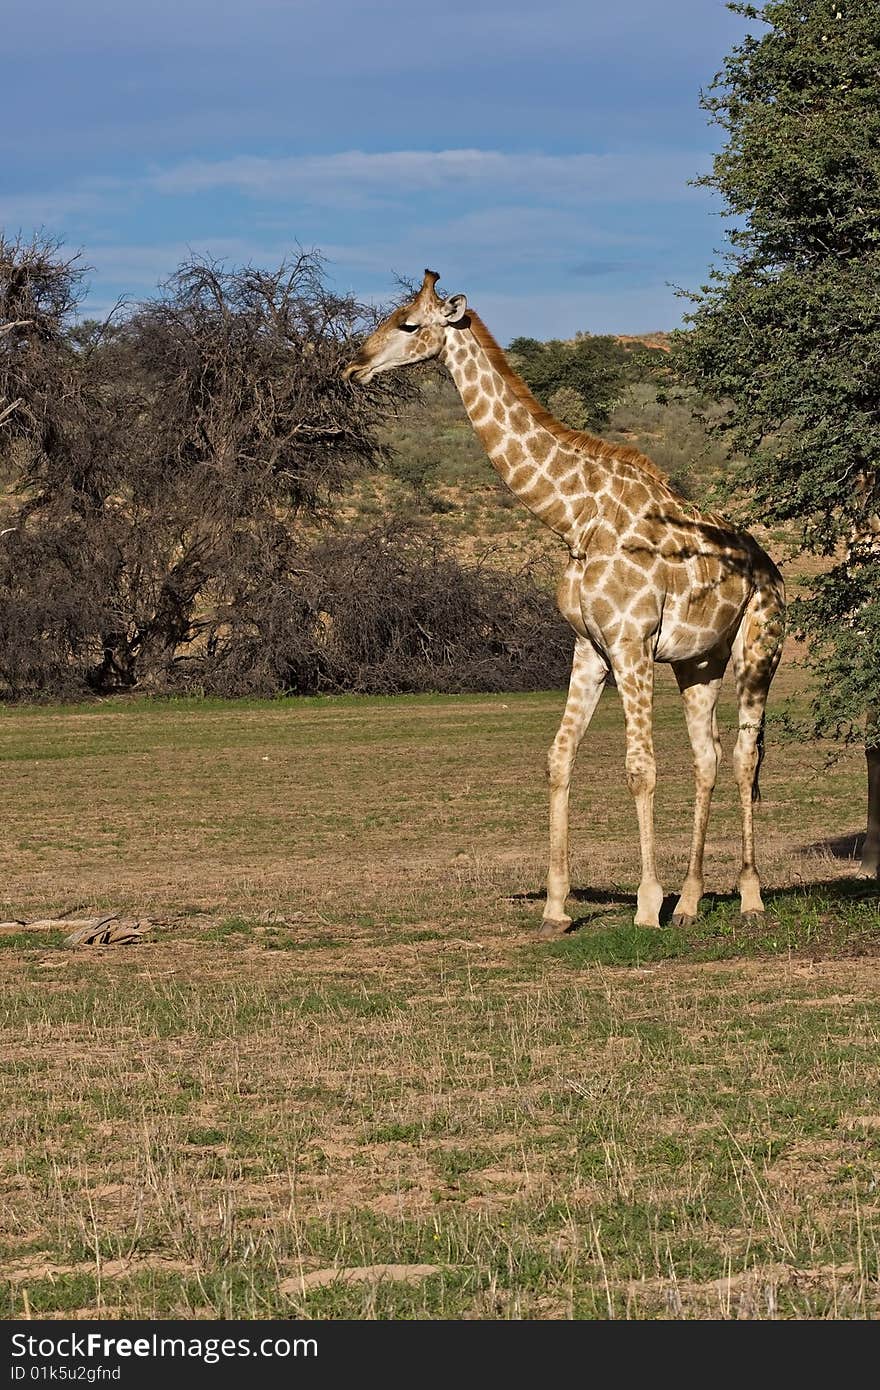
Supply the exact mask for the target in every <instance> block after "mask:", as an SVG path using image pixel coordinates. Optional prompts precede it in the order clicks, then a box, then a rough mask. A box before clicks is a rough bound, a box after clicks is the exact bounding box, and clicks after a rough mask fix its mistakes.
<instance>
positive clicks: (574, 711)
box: [541, 637, 608, 936]
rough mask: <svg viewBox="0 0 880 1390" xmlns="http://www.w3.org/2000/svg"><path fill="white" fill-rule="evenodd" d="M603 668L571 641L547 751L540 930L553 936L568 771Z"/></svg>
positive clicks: (561, 892)
mask: <svg viewBox="0 0 880 1390" xmlns="http://www.w3.org/2000/svg"><path fill="white" fill-rule="evenodd" d="M607 676H608V668H607V666H606V665H605V662H604V661H603V660H602V658H601V657H600V656H599V654H598V652H597V651H596V649H595V647H594V646H593V645H592V643H591V642H589V641H588V640H587V639H586V638H583V637H579V638H578V639H577V641H576V643H575V648H574V660H573V662H572V667H571V681H570V683H569V687H568V699H567V701H566V704H565V714H564V715H563V716H562V723H561V724H560V726H559V730H558V732H557V734H556V737H555V739H554V740H553V743H552V744H551V746H550V752H549V754H548V755H547V774H548V776H549V779H550V867H549V869H548V871H547V902H546V905H545V907H544V918H543V921H542V923H541V935H542V936H557V935H559V934H560V933H561V932H564V931H567V930H568V928H569V927H570V926H571V918H570V917H568V916H567V915H566V911H565V903H566V899H567V898H568V893H569V889H570V887H571V879H570V873H569V866H568V793H569V788H570V786H571V771H572V768H573V766H574V760H575V756H576V754H577V750H578V746H579V744H580V741H581V739H582V738H583V736H584V731H585V730H586V727H587V725H588V724H589V722H590V720H591V719H592V717H593V711H594V710H595V708H596V706H597V704H598V703H599V697H600V695H601V694H602V690H603V689H604V686H605V681H606V679H607Z"/></svg>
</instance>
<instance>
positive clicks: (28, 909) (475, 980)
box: [0, 676, 880, 1318]
mask: <svg viewBox="0 0 880 1390" xmlns="http://www.w3.org/2000/svg"><path fill="white" fill-rule="evenodd" d="M787 679H788V680H789V682H791V680H792V677H791V676H789V677H787ZM560 706H561V697H560V696H559V695H558V694H556V695H541V696H516V697H506V698H504V699H499V698H497V697H480V698H458V699H442V700H439V699H431V698H427V697H426V698H417V699H408V700H360V701H358V700H335V701H303V702H298V703H291V704H289V705H281V704H276V705H266V706H257V705H250V706H249V705H220V704H216V705H210V704H207V705H188V704H182V705H165V706H161V705H152V704H142V705H139V706H126V705H115V704H111V705H110V706H108V707H106V708H103V709H90V710H61V711H17V712H9V711H7V712H6V713H5V714H4V715H3V717H2V723H0V736H2V745H3V750H4V756H5V769H4V770H5V774H6V775H5V777H4V779H3V784H2V794H3V796H4V798H5V801H6V805H5V806H4V817H5V824H6V826H7V837H6V842H5V844H4V846H3V855H2V858H3V864H2V868H3V882H4V885H5V895H6V898H7V902H6V904H5V905H4V907H3V910H2V912H3V916H4V917H8V916H11V915H15V916H22V917H35V916H38V915H41V916H48V915H51V914H54V913H57V912H60V911H68V910H70V909H73V908H76V909H78V910H79V909H83V910H86V909H95V910H96V911H97V910H100V909H102V908H105V907H108V906H112V907H114V908H119V909H121V910H123V911H126V912H129V913H131V914H132V915H135V916H144V915H147V914H152V915H154V916H160V915H164V916H165V917H166V919H167V921H168V925H167V926H164V927H163V926H160V927H157V928H156V929H155V931H154V933H153V939H152V940H150V941H145V942H143V943H142V944H139V945H137V946H132V947H110V948H97V949H83V950H80V951H65V950H63V949H60V947H59V946H58V945H57V944H56V943H55V942H54V941H53V940H48V939H46V940H43V939H39V938H38V939H33V938H28V939H26V940H23V939H21V938H18V937H8V938H3V939H2V940H0V946H3V947H4V948H5V949H3V950H0V971H2V974H3V993H2V998H3V1005H2V1009H0V1071H2V1073H3V1083H4V1093H5V1096H6V1114H7V1124H6V1125H5V1127H4V1134H3V1138H2V1141H0V1262H2V1267H3V1272H4V1273H5V1275H6V1278H7V1280H8V1287H9V1292H8V1294H7V1295H6V1302H5V1305H4V1311H5V1315H6V1316H19V1315H21V1313H22V1312H23V1310H24V1309H25V1307H26V1306H28V1307H30V1309H31V1310H32V1311H33V1313H34V1315H35V1316H53V1315H58V1316H78V1317H94V1316H98V1315H100V1316H122V1317H173V1316H183V1317H209V1318H214V1317H223V1316H229V1317H244V1318H253V1317H271V1316H283V1315H290V1314H292V1315H302V1316H307V1317H335V1316H352V1317H358V1318H366V1317H392V1316H393V1317H411V1316H415V1317H430V1318H448V1317H452V1318H460V1317H468V1318H498V1317H501V1318H506V1317H512V1318H519V1317H529V1318H557V1317H572V1316H573V1317H608V1316H614V1317H618V1316H629V1317H636V1318H648V1317H674V1318H691V1317H693V1318H700V1317H724V1318H733V1317H745V1318H763V1317H795V1318H804V1317H839V1318H861V1317H876V1316H877V1315H878V1313H880V1285H878V1252H877V1242H876V1228H877V1185H878V1180H880V1144H878V1139H880V1117H878V1114H877V1094H878V1075H877V1070H878V1068H877V1030H878V1008H877V1002H876V955H877V950H878V940H880V924H878V897H877V892H876V889H875V888H874V887H873V886H871V885H863V886H862V887H861V888H860V889H858V888H856V886H855V885H853V884H852V883H849V882H848V881H847V878H846V874H847V871H848V868H849V867H850V866H849V865H848V863H847V861H846V860H845V859H841V858H840V857H838V856H839V855H840V854H841V853H842V852H843V851H842V849H841V844H844V845H845V844H846V843H847V837H848V836H849V837H851V836H852V835H853V834H854V832H855V831H857V830H858V829H859V828H860V827H859V817H860V808H861V804H862V802H861V797H862V790H861V776H862V769H861V766H860V764H859V762H858V761H857V760H856V759H852V760H843V761H841V762H840V763H838V764H837V766H836V767H835V768H834V769H832V770H831V771H830V772H828V771H825V770H824V768H823V760H822V754H821V753H820V752H818V751H817V750H813V749H802V748H794V747H792V746H789V747H787V748H780V747H779V746H778V745H777V746H774V744H773V742H772V739H771V746H770V751H769V756H768V760H767V764H766V777H765V779H764V790H765V803H764V806H763V807H762V810H761V827H762V831H761V836H762V853H761V860H762V864H763V866H764V869H765V872H766V877H767V879H768V882H769V884H770V887H771V895H770V898H769V904H768V905H769V912H768V922H767V924H766V926H765V927H764V928H761V929H758V930H754V929H753V930H751V931H744V929H743V927H742V925H741V924H740V923H739V922H738V919H737V916H736V905H735V903H734V902H732V901H731V900H730V898H729V896H728V890H729V888H730V886H731V883H732V881H733V878H734V876H735V864H736V848H737V845H736V817H735V807H734V797H733V794H732V788H731V786H730V778H729V765H728V768H727V769H726V771H727V776H726V777H725V778H724V781H723V785H722V787H721V788H720V791H719V797H718V803H717V807H716V813H715V816H714V818H713V826H712V832H711V833H712V840H711V852H710V855H709V860H708V868H709V887H710V889H711V890H712V891H713V892H714V894H715V896H714V897H713V898H711V899H710V900H709V901H708V902H707V905H706V912H705V914H704V917H703V918H702V920H701V923H700V924H699V928H698V930H696V931H695V932H694V933H691V934H683V933H680V932H676V931H675V930H674V929H673V928H671V927H666V928H663V929H661V931H660V932H659V933H646V932H636V931H634V929H633V928H632V927H631V925H630V919H631V913H632V908H631V904H630V897H631V894H632V890H633V887H634V883H635V879H636V876H637V847H636V843H635V835H634V815H633V811H632V806H631V804H630V802H629V798H628V796H627V794H626V793H625V789H624V787H623V782H622V777H621V774H620V768H621V761H622V747H621V730H620V711H619V707H618V705H617V702H616V700H615V699H614V698H613V697H612V698H608V697H606V701H605V702H603V706H602V707H601V708H600V713H599V715H598V716H597V719H596V721H595V723H594V727H593V728H592V729H591V731H590V733H589V735H588V738H587V742H586V743H585V745H584V750H583V752H582V755H581V760H580V765H579V770H578V781H577V788H576V795H575V798H574V802H575V815H574V843H575V847H576V859H575V879H576V882H577V883H578V885H579V887H580V906H579V908H578V912H577V913H576V915H578V916H579V917H580V919H581V927H580V930H579V931H577V932H576V933H573V934H572V936H571V937H569V938H568V939H566V940H564V941H561V942H559V943H554V944H553V945H551V946H547V945H546V944H542V943H539V942H537V941H536V940H535V939H534V937H533V935H532V928H533V926H534V925H535V923H536V921H537V919H538V917H539V916H540V910H541V904H540V901H539V900H538V895H539V893H540V889H541V883H542V876H543V851H544V821H545V792H544V784H543V778H542V761H543V753H544V750H545V748H546V745H547V744H548V743H549V741H550V738H551V737H552V734H553V731H554V727H555V722H556V720H557V718H558V714H559V710H560ZM731 720H732V711H731V710H730V707H729V706H728V707H726V710H725V718H724V721H723V722H724V723H725V725H726V726H729V725H730V723H731ZM657 725H658V754H659V759H660V766H661V791H660V795H659V798H658V823H659V827H660V839H661V845H662V858H661V862H662V864H663V869H664V873H665V877H666V883H667V886H668V887H669V889H670V890H671V889H672V888H674V887H675V886H677V885H676V880H677V879H678V878H680V876H681V874H682V871H683V863H684V859H685V856H686V848H687V840H688V833H689V825H688V823H689V820H690V807H691V793H690V786H689V782H690V778H689V774H688V761H689V760H688V756H687V753H686V748H685V743H684V735H683V732H682V720H681V715H680V711H679V710H678V708H677V701H676V700H675V699H674V698H673V695H672V691H671V686H670V684H669V682H667V681H666V680H665V678H664V679H663V680H662V681H661V688H660V692H659V696H658V720H657ZM728 744H729V738H728ZM721 957H723V958H721ZM414 1270H418V1273H417V1274H416V1273H414V1272H413V1271H414ZM328 1271H339V1277H338V1278H332V1277H331V1276H330V1274H328ZM400 1271H404V1272H403V1273H400ZM398 1275H399V1277H398ZM25 1294H26V1296H27V1305H26V1304H25Z"/></svg>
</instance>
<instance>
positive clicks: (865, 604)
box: [675, 0, 880, 873]
mask: <svg viewBox="0 0 880 1390" xmlns="http://www.w3.org/2000/svg"><path fill="white" fill-rule="evenodd" d="M729 8H730V9H731V10H733V11H734V12H735V13H736V14H739V15H742V16H744V17H745V18H746V19H747V20H750V21H754V22H755V24H754V29H755V32H754V33H752V34H750V35H749V36H747V37H746V38H745V39H744V40H743V42H742V43H740V44H738V45H737V46H736V47H735V48H734V49H733V50H732V51H731V53H730V54H729V55H728V57H727V58H726V60H725V63H724V67H723V69H722V71H721V72H720V73H719V74H718V75H717V76H716V77H715V79H714V81H713V82H712V84H711V86H710V87H709V89H708V91H707V92H706V93H705V94H704V95H703V98H702V104H703V106H704V108H705V109H706V110H707V111H708V112H709V114H710V116H711V118H712V119H713V120H714V121H716V122H717V123H718V124H719V125H720V126H721V127H722V129H723V130H724V132H725V134H726V143H725V145H724V147H723V148H722V150H721V151H720V153H719V154H718V155H717V156H716V157H715V160H714V163H713V168H712V172H711V173H710V174H708V175H706V176H705V178H703V179H701V180H699V182H701V183H703V184H704V185H706V186H707V187H710V188H712V189H714V190H715V191H716V192H717V193H719V194H720V195H721V197H722V198H723V200H724V204H725V210H726V214H727V215H728V216H729V217H730V218H731V229H730V231H729V240H730V250H729V252H728V253H727V255H726V256H725V258H724V260H723V262H722V264H720V265H719V266H717V267H716V268H715V269H714V270H713V272H712V275H711V280H710V283H709V284H708V285H706V286H704V287H703V289H702V291H701V292H700V293H699V294H697V295H695V296H694V299H695V301H696V309H695V311H694V312H693V313H692V314H691V316H690V319H689V321H690V324H691V328H690V331H688V332H684V333H682V334H681V335H679V337H678V339H677V342H676V349H675V350H676V360H677V366H678V370H679V371H680V373H681V374H682V375H683V376H684V378H685V379H687V380H689V381H691V382H692V383H695V384H697V385H698V386H699V387H700V388H701V389H702V390H704V391H707V392H710V393H711V394H713V395H714V396H716V397H717V398H722V399H724V400H726V401H728V402H729V403H730V409H729V413H728V414H727V416H726V418H725V421H724V425H723V428H725V429H726V430H727V431H728V432H729V435H730V440H731V443H732V444H733V446H734V448H735V449H736V450H737V452H738V454H739V456H740V458H741V460H742V462H741V463H740V464H739V465H738V466H737V467H735V469H734V472H733V475H732V482H733V485H734V490H735V491H736V492H737V493H738V495H739V496H740V498H742V499H743V502H744V507H743V511H744V513H745V514H746V515H748V516H750V517H751V518H753V519H755V518H757V519H760V520H762V521H764V522H768V523H782V524H784V525H785V527H786V528H787V529H788V530H789V532H790V534H793V535H794V537H795V539H796V542H797V544H798V545H799V546H800V547H801V548H802V549H803V550H806V551H809V552H812V553H813V554H816V555H820V556H824V557H826V559H827V566H826V567H824V569H823V573H822V574H821V575H820V577H819V578H818V579H817V580H816V582H815V583H814V584H813V585H812V587H811V591H810V593H809V594H808V595H803V596H798V597H797V598H796V601H795V603H794V604H793V620H794V624H795V630H796V632H797V634H798V635H799V636H800V637H801V638H803V639H806V640H807V641H808V657H807V660H808V663H809V664H810V666H811V667H812V669H813V672H814V674H815V681H814V696H813V700H812V705H811V715H812V718H811V727H812V732H813V733H814V734H816V735H819V736H823V735H825V736H832V737H837V738H843V739H845V740H847V741H853V740H856V739H861V738H863V737H864V736H865V731H866V728H867V740H866V744H867V753H868V771H869V788H872V790H871V791H870V795H869V802H870V805H869V834H868V840H867V843H866V847H865V852H864V856H863V861H862V867H863V871H864V872H870V873H876V872H877V861H878V850H880V746H878V745H880V736H878V720H877V715H876V711H877V710H878V708H880V528H878V524H877V513H878V511H880V385H878V383H880V3H878V0H771V2H770V3H767V4H765V5H763V6H762V7H760V8H757V7H755V6H752V5H745V4H732V5H730V6H729ZM866 711H868V718H867V724H866V719H865V712H866Z"/></svg>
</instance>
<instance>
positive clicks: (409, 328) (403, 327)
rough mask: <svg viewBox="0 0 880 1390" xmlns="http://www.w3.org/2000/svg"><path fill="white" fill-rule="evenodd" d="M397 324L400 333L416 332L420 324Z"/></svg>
mask: <svg viewBox="0 0 880 1390" xmlns="http://www.w3.org/2000/svg"><path fill="white" fill-rule="evenodd" d="M397 326H398V328H399V329H400V331H401V333H416V332H417V331H418V329H419V328H420V326H421V325H420V324H418V323H399V324H398V325H397Z"/></svg>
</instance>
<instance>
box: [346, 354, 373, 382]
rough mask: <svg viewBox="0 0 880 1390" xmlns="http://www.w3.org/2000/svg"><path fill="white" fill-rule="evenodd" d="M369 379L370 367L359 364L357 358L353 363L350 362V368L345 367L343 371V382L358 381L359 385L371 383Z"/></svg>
mask: <svg viewBox="0 0 880 1390" xmlns="http://www.w3.org/2000/svg"><path fill="white" fill-rule="evenodd" d="M369 379H370V369H369V367H367V366H365V365H364V364H363V363H362V362H359V361H358V360H357V358H355V359H354V361H353V362H349V364H348V366H347V367H343V369H342V380H343V381H357V382H359V383H363V382H367V381H369Z"/></svg>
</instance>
